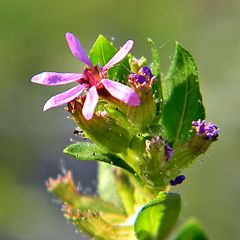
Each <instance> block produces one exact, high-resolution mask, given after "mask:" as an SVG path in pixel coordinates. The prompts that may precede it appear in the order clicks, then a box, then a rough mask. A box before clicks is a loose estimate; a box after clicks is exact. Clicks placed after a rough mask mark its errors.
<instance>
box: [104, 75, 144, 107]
mask: <svg viewBox="0 0 240 240" xmlns="http://www.w3.org/2000/svg"><path fill="white" fill-rule="evenodd" d="M101 82H102V84H103V86H104V87H105V88H106V89H107V91H108V92H109V93H110V94H111V95H112V96H113V97H115V98H117V99H119V100H120V101H122V102H124V103H126V104H129V105H131V106H138V105H139V104H140V99H139V97H138V95H137V94H136V93H135V92H134V91H133V90H132V89H131V88H130V87H128V86H126V85H124V84H122V83H119V82H115V81H112V80H109V79H102V81H101Z"/></svg>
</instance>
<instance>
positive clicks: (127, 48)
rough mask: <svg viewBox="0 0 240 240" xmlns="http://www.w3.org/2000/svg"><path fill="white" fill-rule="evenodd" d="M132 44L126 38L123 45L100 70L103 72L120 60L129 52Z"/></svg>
mask: <svg viewBox="0 0 240 240" xmlns="http://www.w3.org/2000/svg"><path fill="white" fill-rule="evenodd" d="M132 46H133V41H132V40H128V41H127V42H126V43H125V44H124V45H123V47H122V48H121V49H120V50H119V51H118V52H117V53H116V54H115V55H114V56H113V57H112V58H111V59H110V61H109V62H108V63H107V64H106V65H105V66H104V67H103V68H102V71H103V72H105V71H107V70H108V69H109V68H111V67H113V66H114V65H116V64H117V63H119V62H120V61H122V60H123V59H124V58H125V57H126V56H127V55H128V53H129V52H130V50H131V48H132Z"/></svg>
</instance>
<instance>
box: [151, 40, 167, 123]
mask: <svg viewBox="0 0 240 240" xmlns="http://www.w3.org/2000/svg"><path fill="white" fill-rule="evenodd" d="M148 42H149V43H150V46H151V51H152V60H153V63H152V73H153V75H154V76H156V80H155V83H154V84H153V86H152V90H153V94H154V98H155V102H156V118H157V119H158V118H159V116H160V113H161V109H162V102H163V93H162V82H161V69H160V60H159V54H158V50H157V47H156V45H155V43H154V42H153V40H152V39H150V38H148Z"/></svg>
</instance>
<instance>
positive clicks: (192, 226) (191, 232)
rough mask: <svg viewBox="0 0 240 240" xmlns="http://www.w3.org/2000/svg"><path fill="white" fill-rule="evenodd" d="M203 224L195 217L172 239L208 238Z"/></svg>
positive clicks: (197, 239) (204, 239)
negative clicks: (203, 229) (202, 226)
mask: <svg viewBox="0 0 240 240" xmlns="http://www.w3.org/2000/svg"><path fill="white" fill-rule="evenodd" d="M207 239H208V238H207V236H206V235H205V233H204V232H203V231H202V228H201V226H200V225H199V223H198V222H197V221H196V220H195V219H191V220H188V221H187V222H186V223H185V224H184V226H183V227H182V228H181V229H180V231H179V232H178V233H177V234H176V236H175V237H174V238H172V240H207Z"/></svg>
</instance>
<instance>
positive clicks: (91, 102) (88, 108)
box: [82, 86, 98, 120]
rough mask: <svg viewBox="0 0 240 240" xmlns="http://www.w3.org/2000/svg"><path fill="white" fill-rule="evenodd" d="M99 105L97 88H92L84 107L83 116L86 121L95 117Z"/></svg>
mask: <svg viewBox="0 0 240 240" xmlns="http://www.w3.org/2000/svg"><path fill="white" fill-rule="evenodd" d="M97 103H98V93H97V89H96V87H95V86H92V87H91V88H90V89H89V91H88V92H87V94H86V100H85V102H84V105H83V109H82V114H83V116H84V117H85V119H87V120H90V119H91V118H92V117H93V114H94V110H95V108H96V106H97Z"/></svg>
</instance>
